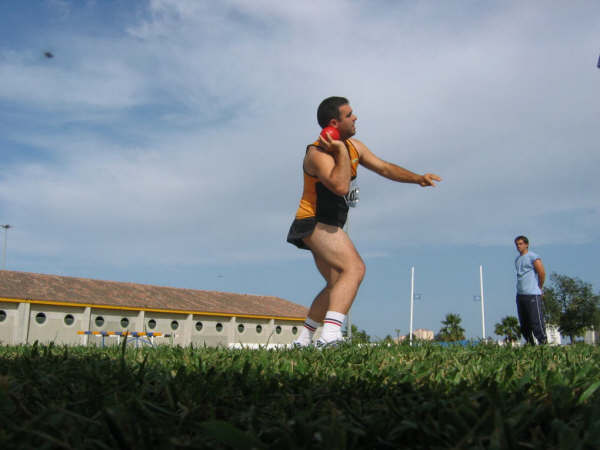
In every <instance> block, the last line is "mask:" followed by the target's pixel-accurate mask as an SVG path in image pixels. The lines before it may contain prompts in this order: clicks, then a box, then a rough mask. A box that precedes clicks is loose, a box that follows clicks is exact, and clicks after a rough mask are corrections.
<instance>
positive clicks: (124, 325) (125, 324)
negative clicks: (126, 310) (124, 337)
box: [121, 317, 129, 328]
mask: <svg viewBox="0 0 600 450" xmlns="http://www.w3.org/2000/svg"><path fill="white" fill-rule="evenodd" d="M128 326H129V319H128V318H127V317H123V318H122V319H121V328H127V327H128Z"/></svg>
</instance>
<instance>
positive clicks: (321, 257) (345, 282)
mask: <svg viewBox="0 0 600 450" xmlns="http://www.w3.org/2000/svg"><path fill="white" fill-rule="evenodd" d="M317 120H318V122H319V125H320V126H321V127H322V128H325V127H328V126H331V127H334V128H336V129H337V131H338V132H339V135H340V139H339V140H335V139H332V136H331V135H329V134H326V135H325V137H323V136H320V137H319V139H318V140H317V141H315V142H313V143H312V144H310V145H308V147H307V149H306V154H305V156H304V163H303V169H304V190H303V193H302V198H301V199H300V206H299V207H298V210H297V212H296V217H295V220H294V222H293V223H292V226H291V228H290V231H289V233H288V236H287V241H288V242H290V243H292V244H294V245H295V246H297V247H299V248H302V249H307V250H310V251H311V252H312V255H313V257H314V260H315V264H316V265H317V269H318V270H319V272H320V273H321V275H323V278H325V281H326V282H327V284H326V286H325V288H323V290H322V291H321V292H319V294H318V295H317V296H316V298H315V299H314V301H313V302H312V305H311V307H310V309H309V311H308V316H307V317H306V320H305V322H304V327H303V328H302V331H301V332H300V335H299V337H298V339H296V341H294V346H296V347H304V346H308V345H311V344H312V340H313V336H314V333H315V330H316V329H317V327H318V326H319V325H320V324H321V323H323V330H322V332H321V337H320V338H319V339H318V340H317V346H318V347H324V346H331V345H336V344H338V343H340V342H342V341H343V338H342V331H341V328H342V324H343V323H344V320H345V318H346V314H347V313H348V310H349V309H350V306H352V302H353V301H354V297H355V296H356V293H357V291H358V287H359V286H360V283H361V282H362V279H363V277H364V275H365V264H364V262H363V261H362V259H361V257H360V255H359V254H358V252H357V251H356V249H355V248H354V244H353V243H352V241H351V240H350V238H349V237H348V235H347V234H346V233H345V232H344V231H343V230H342V228H343V226H344V224H345V223H346V218H347V216H348V204H349V203H350V202H351V201H352V200H354V199H355V196H356V188H355V187H354V180H355V178H356V172H357V168H358V165H359V164H360V165H362V166H364V167H366V168H367V169H370V170H372V171H373V172H375V173H377V174H379V175H381V176H383V177H386V178H389V179H390V180H393V181H398V182H401V183H414V184H419V185H421V186H423V187H427V186H435V181H441V178H440V177H439V176H437V175H434V174H430V173H427V174H425V175H418V174H416V173H413V172H411V171H409V170H406V169H403V168H402V167H399V166H397V165H395V164H392V163H389V162H386V161H383V160H381V159H379V158H378V157H377V156H375V155H374V154H373V153H372V152H371V151H370V150H369V149H368V148H367V146H366V145H364V144H363V143H362V142H360V141H358V140H356V139H353V138H352V136H354V134H355V133H356V125H355V122H356V116H355V115H354V112H353V111H352V108H351V107H350V104H349V102H348V100H347V99H345V98H343V97H329V98H326V99H325V100H323V101H322V102H321V104H320V105H319V108H318V110H317Z"/></svg>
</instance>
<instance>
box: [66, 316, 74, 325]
mask: <svg viewBox="0 0 600 450" xmlns="http://www.w3.org/2000/svg"><path fill="white" fill-rule="evenodd" d="M64 320H65V325H73V322H75V317H73V314H67V315H66V316H65V319H64Z"/></svg>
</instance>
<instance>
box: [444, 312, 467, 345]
mask: <svg viewBox="0 0 600 450" xmlns="http://www.w3.org/2000/svg"><path fill="white" fill-rule="evenodd" d="M461 322H462V319H461V318H460V315H459V314H452V313H449V314H446V318H445V319H444V320H443V321H442V325H444V326H443V327H442V328H441V329H440V332H439V333H438V335H437V340H438V341H443V342H452V341H462V340H464V339H465V329H464V328H463V327H461V326H460V323H461Z"/></svg>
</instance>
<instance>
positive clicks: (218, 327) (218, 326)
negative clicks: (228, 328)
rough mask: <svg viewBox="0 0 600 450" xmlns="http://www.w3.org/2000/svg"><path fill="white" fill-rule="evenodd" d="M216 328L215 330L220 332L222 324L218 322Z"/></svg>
mask: <svg viewBox="0 0 600 450" xmlns="http://www.w3.org/2000/svg"><path fill="white" fill-rule="evenodd" d="M216 328H217V331H218V332H219V333H220V332H221V331H223V324H222V323H218V324H217V327H216Z"/></svg>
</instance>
